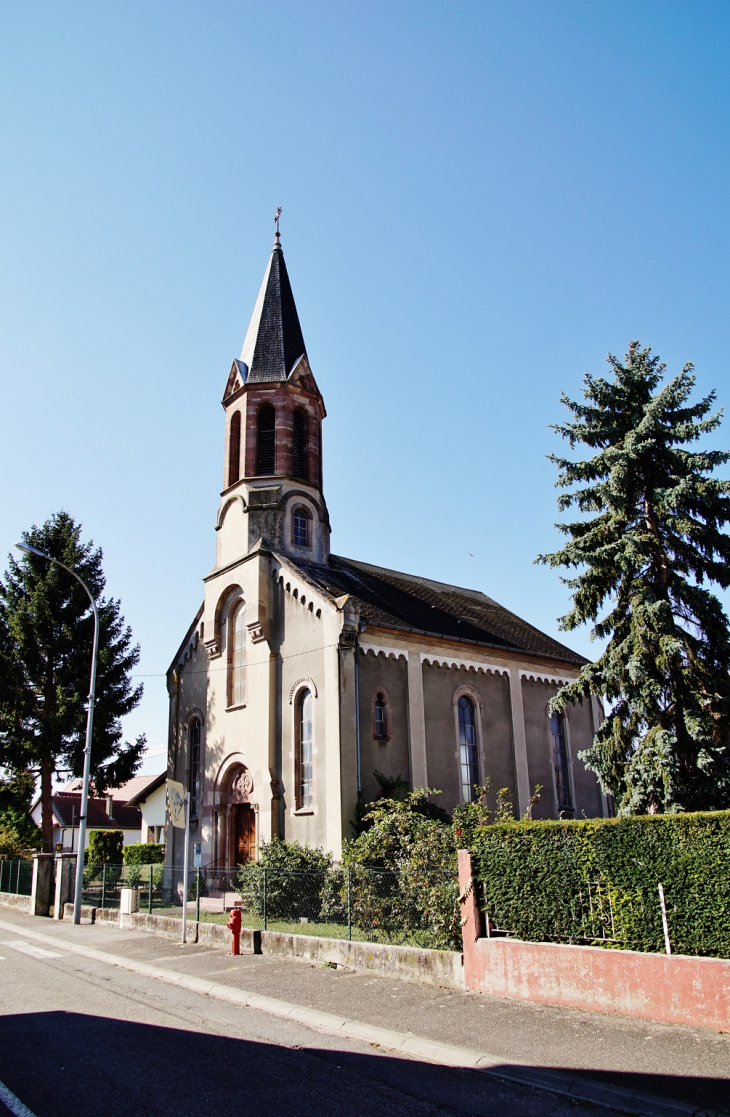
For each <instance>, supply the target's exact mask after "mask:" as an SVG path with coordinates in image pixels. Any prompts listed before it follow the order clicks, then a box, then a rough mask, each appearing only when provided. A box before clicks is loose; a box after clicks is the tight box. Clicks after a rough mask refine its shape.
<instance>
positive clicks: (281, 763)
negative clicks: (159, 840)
mask: <svg viewBox="0 0 730 1117" xmlns="http://www.w3.org/2000/svg"><path fill="white" fill-rule="evenodd" d="M223 409H224V415H225V447H224V479H223V491H222V493H221V497H220V505H219V510H218V515H217V522H216V524H215V537H216V558H215V565H214V566H213V569H212V570H211V571H210V573H208V574H207V575H206V576H205V578H204V579H203V581H204V586H205V596H204V600H203V603H202V605H201V607H200V609H199V611H198V613H197V615H196V616H195V618H194V620H193V622H192V624H191V625H190V627H189V629H188V631H187V633H186V635H185V638H184V640H183V642H182V644H181V645H180V648H179V650H178V652H177V654H176V656H175V658H174V660H173V662H172V664H171V666H170V668H169V671H168V675H167V685H168V692H169V697H170V721H169V749H168V776H169V777H170V778H172V779H177V780H180V781H182V782H183V783H184V784H185V785H186V786H187V787H188V788H189V793H190V815H191V841H192V842H194V843H196V852H197V853H198V854H199V858H200V863H201V864H202V865H203V866H208V865H215V866H216V867H219V868H232V867H234V866H235V865H237V864H240V863H242V862H243V861H245V860H247V859H249V858H255V857H256V855H257V850H258V848H259V844H260V843H261V841H262V840H263V841H268V840H270V839H271V838H272V836H274V835H279V836H280V837H284V838H287V839H296V840H297V841H299V842H301V843H302V844H308V845H311V846H321V847H324V848H325V849H328V850H331V851H332V852H333V853H334V854H335V856H339V854H340V850H341V844H342V839H343V838H344V837H346V836H347V835H349V834H351V833H352V822H353V820H354V819H355V818H356V817H357V813H358V803H359V802H360V803H364V804H367V803H368V802H370V801H371V800H372V799H374V798H375V797H376V795H377V794H378V792H379V785H378V782H377V780H376V777H375V774H374V773H375V772H376V771H378V772H381V773H384V774H385V775H388V776H391V777H394V776H398V775H400V776H401V777H402V778H403V779H407V781H408V782H409V784H410V786H411V787H431V788H438V789H439V790H440V791H441V792H442V794H441V795H440V796H439V798H438V800H437V802H438V803H439V804H440V805H441V806H443V807H444V808H446V809H449V810H450V809H452V808H453V807H454V806H455V805H456V804H457V803H459V802H463V801H465V800H467V799H469V798H471V797H472V795H473V793H474V792H473V788H474V784H476V783H481V782H483V780H484V779H485V777H487V776H489V777H491V780H492V797H494V794H495V793H496V790H497V789H498V788H501V787H507V788H509V789H510V791H511V794H512V800H513V803H514V805H515V809H516V810H517V811H519V813H520V814H522V813H524V812H525V810H526V809H527V807H528V800H529V797H530V794H531V792H532V789H533V787H534V785H535V784H538V783H539V784H541V785H542V794H541V798H540V800H539V802H538V803H537V805H536V807H535V808H534V812H533V816H534V817H536V818H558V817H573V816H574V815H578V816H579V817H580V816H582V815H585V816H587V817H593V816H602V815H607V814H608V813H609V804H608V803H607V801H606V799H605V797H604V796H603V795H602V794H601V791H600V787H599V785H598V783H597V781H596V779H595V777H594V776H593V774H592V773H590V772H589V771H587V770H586V769H585V767H584V766H583V764H582V763H581V762H580V760H578V756H577V754H578V752H579V751H580V750H581V749H584V748H586V747H588V746H589V744H590V742H591V738H592V736H593V732H594V730H595V728H596V726H597V723H598V718H599V717H600V710H599V707H598V705H597V703H596V702H595V701H593V702H591V703H588V702H587V703H585V704H584V705H582V706H576V707H575V708H573V709H571V710H570V712H569V713H568V715H567V716H565V717H558V718H555V717H553V718H551V717H550V716H549V713H548V709H547V706H548V702H549V700H550V698H551V697H552V696H553V695H554V694H555V692H556V690H557V688H558V687H559V686H560V684H561V683H563V682H564V681H567V680H570V679H574V678H575V677H576V676H577V674H578V672H579V670H580V667H581V665H582V663H583V662H584V660H583V659H582V658H581V657H580V656H578V655H576V654H575V653H574V652H572V651H571V650H570V649H569V648H567V647H565V646H563V645H562V644H560V643H558V642H557V641H555V640H553V639H552V638H551V637H549V636H547V635H545V634H544V633H542V632H540V631H538V630H537V629H536V628H534V627H533V626H531V625H530V624H528V623H527V622H526V621H523V620H522V619H521V618H519V617H518V616H516V615H515V614H514V613H512V612H510V611H509V610H507V609H505V608H503V607H502V606H500V605H499V604H497V602H496V601H493V600H492V599H491V598H489V597H487V596H486V595H485V594H483V593H481V592H479V591H478V590H471V589H463V588H460V587H457V586H451V585H447V584H444V583H440V582H437V581H433V580H431V579H429V578H425V577H418V576H413V575H409V574H403V573H400V572H398V571H393V570H388V569H385V568H382V567H378V566H373V565H370V564H368V563H363V562H357V561H355V560H352V559H346V558H341V557H339V556H337V555H334V554H332V553H331V552H330V521H329V515H328V511H327V504H326V501H325V497H324V490H323V484H322V421H323V419H324V418H325V414H326V412H325V407H324V401H323V399H322V395H321V393H320V391H319V389H318V387H317V383H316V380H315V378H314V375H313V373H312V369H311V368H310V365H309V360H308V357H307V352H306V348H305V345H304V339H303V335H302V330H301V327H300V323H299V318H298V315H297V310H296V305H295V302H294V297H293V294H292V290H291V285H290V282H289V277H288V274H287V269H286V265H285V263H284V256H283V252H282V249H281V245H280V243H279V235H278V233H277V237H276V243H275V245H274V248H273V251H272V254H271V258H270V260H269V263H268V266H267V268H266V272H265V275H264V280H263V283H262V286H261V290H260V292H259V296H258V299H257V301H256V305H255V307H254V312H253V316H252V318H251V322H250V325H249V327H248V331H247V334H246V338H245V341H244V345H243V350H242V352H241V356H240V358H239V359H238V360H234V361H233V364H232V366H231V370H230V373H229V376H228V380H227V383H226V387H225V392H224V395H223ZM167 836H168V846H167V848H168V858H170V859H171V861H172V862H173V863H175V864H180V863H181V861H182V836H183V835H182V832H181V831H176V830H173V829H172V827H168V835H167ZM196 860H197V858H196Z"/></svg>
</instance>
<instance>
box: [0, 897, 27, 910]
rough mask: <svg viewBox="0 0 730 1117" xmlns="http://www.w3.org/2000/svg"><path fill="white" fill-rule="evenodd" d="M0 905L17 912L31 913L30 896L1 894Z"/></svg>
mask: <svg viewBox="0 0 730 1117" xmlns="http://www.w3.org/2000/svg"><path fill="white" fill-rule="evenodd" d="M0 904H2V905H3V907H6V908H15V910H16V911H30V896H18V895H17V894H16V893H15V892H0Z"/></svg>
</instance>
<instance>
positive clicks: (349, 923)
mask: <svg viewBox="0 0 730 1117" xmlns="http://www.w3.org/2000/svg"><path fill="white" fill-rule="evenodd" d="M347 938H348V940H349V941H350V942H352V907H351V905H350V866H349V865H348V866H347Z"/></svg>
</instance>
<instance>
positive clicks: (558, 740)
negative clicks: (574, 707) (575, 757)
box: [550, 714, 573, 811]
mask: <svg viewBox="0 0 730 1117" xmlns="http://www.w3.org/2000/svg"><path fill="white" fill-rule="evenodd" d="M550 735H551V736H552V739H553V763H554V765H555V790H556V791H557V793H558V810H560V811H572V810H573V797H572V795H571V793H570V764H569V761H568V744H567V741H566V740H565V720H564V718H563V715H562V714H552V716H551V718H550Z"/></svg>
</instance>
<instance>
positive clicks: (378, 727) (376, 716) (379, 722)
mask: <svg viewBox="0 0 730 1117" xmlns="http://www.w3.org/2000/svg"><path fill="white" fill-rule="evenodd" d="M373 736H374V737H375V739H376V741H387V740H388V703H387V702H386V699H385V695H384V694H382V693H381V692H380V691H378V693H377V694H376V695H375V702H374V704H373Z"/></svg>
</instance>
